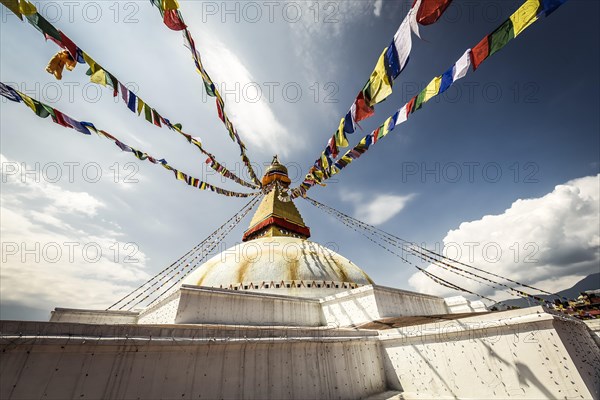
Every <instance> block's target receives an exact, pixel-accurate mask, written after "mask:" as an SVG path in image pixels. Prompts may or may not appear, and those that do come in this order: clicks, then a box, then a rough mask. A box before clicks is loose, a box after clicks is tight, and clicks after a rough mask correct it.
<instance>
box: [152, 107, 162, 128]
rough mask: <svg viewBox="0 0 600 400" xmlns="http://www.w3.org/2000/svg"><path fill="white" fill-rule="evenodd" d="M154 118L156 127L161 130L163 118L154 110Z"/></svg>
mask: <svg viewBox="0 0 600 400" xmlns="http://www.w3.org/2000/svg"><path fill="white" fill-rule="evenodd" d="M152 116H153V117H154V118H153V120H154V125H156V126H158V127H159V128H160V127H161V126H162V125H161V124H160V118H161V117H160V115H159V114H158V113H157V112H156V110H155V109H154V108H153V109H152Z"/></svg>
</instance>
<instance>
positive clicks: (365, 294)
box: [321, 285, 447, 326]
mask: <svg viewBox="0 0 600 400" xmlns="http://www.w3.org/2000/svg"><path fill="white" fill-rule="evenodd" d="M321 307H322V318H323V324H328V325H338V326H352V325H358V324H362V323H365V322H369V321H373V320H377V319H381V318H387V317H400V316H415V315H439V314H446V313H447V310H446V305H445V303H444V299H442V298H439V297H435V296H429V295H424V294H420V293H415V292H408V291H405V290H399V289H392V288H387V287H384V286H378V285H369V286H363V287H361V288H358V289H354V290H350V291H348V292H344V293H339V294H337V295H334V296H329V297H326V298H324V299H323V300H321Z"/></svg>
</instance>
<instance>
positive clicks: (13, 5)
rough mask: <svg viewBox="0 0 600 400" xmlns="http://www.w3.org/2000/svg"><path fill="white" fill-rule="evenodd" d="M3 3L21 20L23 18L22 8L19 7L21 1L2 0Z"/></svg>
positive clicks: (0, 0)
mask: <svg viewBox="0 0 600 400" xmlns="http://www.w3.org/2000/svg"><path fill="white" fill-rule="evenodd" d="M0 2H1V3H2V4H4V6H5V7H6V8H8V9H9V10H10V11H12V13H13V14H15V15H16V16H17V18H19V19H20V20H21V21H22V20H23V15H21V10H20V9H19V1H18V0H0Z"/></svg>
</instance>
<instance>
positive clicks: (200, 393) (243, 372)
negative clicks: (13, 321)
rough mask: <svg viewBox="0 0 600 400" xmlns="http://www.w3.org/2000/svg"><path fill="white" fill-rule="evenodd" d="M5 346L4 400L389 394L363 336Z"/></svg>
mask: <svg viewBox="0 0 600 400" xmlns="http://www.w3.org/2000/svg"><path fill="white" fill-rule="evenodd" d="M163 339H164V340H163ZM17 342H18V345H15V344H16V343H17ZM0 346H1V347H2V350H3V354H2V357H1V358H0V398H2V399H40V398H44V399H60V400H64V399H109V398H111V399H176V398H177V399H217V398H218V399H317V398H319V399H338V398H343V399H359V398H363V397H366V396H369V395H371V394H374V393H379V392H382V391H384V390H385V374H384V372H383V364H382V360H381V355H380V352H379V351H378V349H377V342H376V341H374V340H367V339H360V338H359V339H354V340H343V341H340V340H329V341H328V340H308V339H306V338H305V339H304V340H303V339H302V338H296V339H295V340H294V339H292V340H289V341H277V340H274V339H271V340H257V341H235V342H229V343H222V342H212V343H211V342H206V341H205V342H202V343H197V342H194V341H186V340H184V339H173V338H152V340H150V339H130V340H124V339H114V340H110V339H108V338H105V339H102V340H100V339H91V338H87V339H85V340H84V339H78V338H70V339H69V338H65V337H63V338H52V339H51V338H45V339H43V338H38V339H36V340H31V339H28V340H25V339H24V338H22V339H15V338H13V339H12V341H11V342H9V341H7V340H0Z"/></svg>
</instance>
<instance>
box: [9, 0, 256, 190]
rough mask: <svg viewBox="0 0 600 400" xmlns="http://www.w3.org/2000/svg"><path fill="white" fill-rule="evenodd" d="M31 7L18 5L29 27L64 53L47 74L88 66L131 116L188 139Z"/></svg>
mask: <svg viewBox="0 0 600 400" xmlns="http://www.w3.org/2000/svg"><path fill="white" fill-rule="evenodd" d="M0 1H2V4H4V5H5V6H6V7H7V8H9V9H10V10H11V11H13V12H14V10H13V9H12V8H11V7H13V8H14V1H9V0H0ZM28 4H30V3H28V2H27V1H26V0H19V3H18V5H19V7H21V8H22V9H23V10H29V11H28V12H30V14H25V13H23V15H26V16H27V18H28V21H29V22H30V24H31V25H33V26H34V27H35V28H36V29H37V30H39V31H40V32H41V33H42V34H43V35H44V37H45V38H46V39H50V40H51V41H52V42H54V43H55V44H57V45H58V46H59V47H61V48H63V51H60V52H58V53H57V54H56V55H55V56H54V57H53V58H52V60H51V61H50V62H49V64H48V66H47V67H46V70H47V71H48V72H49V73H52V74H53V75H54V76H55V77H56V78H57V79H60V78H61V77H62V70H63V68H64V67H66V68H67V69H68V70H72V69H74V68H75V65H76V63H77V62H79V63H85V64H87V65H88V66H89V70H88V71H87V75H89V76H90V81H91V82H94V83H97V84H99V85H102V86H105V87H112V89H113V96H114V97H117V95H118V94H119V91H120V92H121V98H122V99H123V102H124V104H125V105H126V107H127V108H128V109H129V110H130V111H131V112H133V113H135V112H136V111H137V114H138V115H140V116H141V114H142V111H143V112H144V118H145V119H146V121H148V122H149V123H151V124H154V125H156V126H158V127H161V126H162V125H163V124H164V125H166V126H167V127H168V128H169V129H170V130H174V131H176V132H178V133H179V134H181V135H183V136H184V137H186V138H187V137H188V136H189V135H187V134H185V133H184V132H182V131H181V126H180V125H179V124H175V125H172V124H171V123H170V122H169V120H168V119H166V118H163V117H162V116H161V115H160V113H159V112H158V111H157V110H156V109H155V108H153V107H151V106H150V105H148V104H147V103H145V102H144V101H143V100H142V99H141V98H140V97H139V96H137V95H136V94H135V93H134V92H132V91H130V90H129V89H128V88H127V87H126V86H125V85H123V83H121V82H120V81H119V80H118V79H117V78H116V77H115V76H114V75H112V74H111V73H110V72H109V71H108V70H106V69H105V68H103V67H102V66H101V65H100V64H98V63H97V62H96V61H95V60H94V59H93V58H92V57H91V56H90V55H89V54H87V53H86V52H84V51H83V50H82V49H81V48H79V47H78V46H77V45H76V44H75V43H74V42H73V41H72V40H71V39H69V38H68V37H67V36H66V35H65V34H64V33H63V32H61V31H59V30H58V29H56V28H55V27H54V26H53V25H52V24H51V23H50V22H48V21H46V20H45V19H44V18H43V17H42V16H41V15H40V14H39V13H37V10H35V6H33V5H32V4H31V5H30V6H29V5H28ZM169 4H170V3H169ZM171 6H172V5H171ZM136 104H137V105H136ZM178 125H179V128H176V126H178ZM188 142H189V140H188ZM196 147H198V148H199V149H200V150H201V151H202V152H203V153H204V154H205V155H207V156H210V157H211V158H212V159H213V160H214V159H215V157H214V156H213V155H212V154H210V153H208V152H204V149H203V148H202V146H198V145H197V146H196ZM244 158H245V157H242V159H243V160H244ZM246 159H247V157H246ZM215 161H216V160H215ZM245 163H248V164H249V160H248V161H245ZM216 165H217V164H215V163H211V164H210V166H211V168H212V167H213V166H216ZM219 165H220V164H219ZM221 171H222V167H221V169H220V171H217V172H219V173H221V174H222V172H221ZM224 176H225V177H227V178H230V179H232V180H234V181H236V182H237V183H240V182H244V184H243V186H246V187H250V188H258V187H260V186H259V185H256V184H251V183H248V182H245V181H243V180H242V179H240V178H238V177H235V175H233V174H231V173H229V174H225V175H224ZM233 177H235V178H236V179H233Z"/></svg>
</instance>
